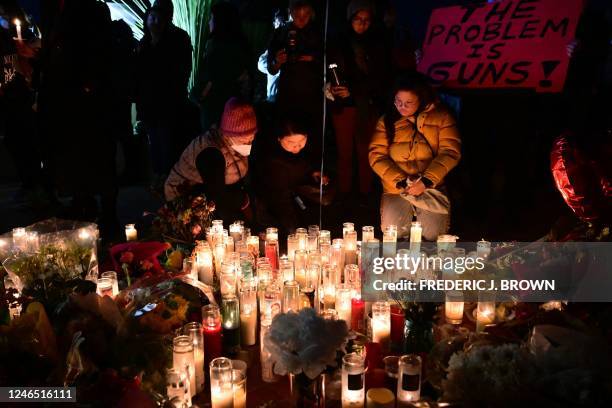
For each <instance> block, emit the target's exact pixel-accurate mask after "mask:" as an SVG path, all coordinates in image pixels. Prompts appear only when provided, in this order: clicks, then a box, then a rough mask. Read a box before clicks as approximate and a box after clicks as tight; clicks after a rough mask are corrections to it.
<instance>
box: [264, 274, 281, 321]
mask: <svg viewBox="0 0 612 408" xmlns="http://www.w3.org/2000/svg"><path fill="white" fill-rule="evenodd" d="M281 293H282V289H281V287H280V286H279V285H278V284H277V283H276V282H271V283H270V284H269V285H267V287H266V292H265V294H264V307H263V310H262V315H263V316H262V320H263V319H265V320H272V319H274V316H276V315H277V314H279V313H280V312H281V311H282V295H281Z"/></svg>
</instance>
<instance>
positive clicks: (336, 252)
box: [329, 238, 344, 283]
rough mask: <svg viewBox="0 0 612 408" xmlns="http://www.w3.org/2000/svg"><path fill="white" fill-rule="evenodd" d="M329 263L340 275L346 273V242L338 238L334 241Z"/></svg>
mask: <svg viewBox="0 0 612 408" xmlns="http://www.w3.org/2000/svg"><path fill="white" fill-rule="evenodd" d="M329 263H330V264H331V265H332V266H333V267H334V268H335V269H336V270H337V271H338V274H340V273H342V271H344V240H342V239H340V238H336V239H334V240H333V241H332V247H331V258H330V260H329ZM338 283H340V282H338Z"/></svg>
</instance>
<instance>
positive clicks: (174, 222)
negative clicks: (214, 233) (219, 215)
mask: <svg viewBox="0 0 612 408" xmlns="http://www.w3.org/2000/svg"><path fill="white" fill-rule="evenodd" d="M214 211H215V203H213V202H212V201H207V200H206V197H204V195H181V196H179V197H177V198H176V199H174V200H173V201H170V202H167V203H166V204H164V206H163V207H161V208H160V209H159V210H158V211H157V213H156V214H155V219H154V220H153V226H154V228H155V229H156V230H157V232H158V233H159V234H160V235H161V236H163V237H165V238H166V239H169V240H174V241H177V242H179V243H182V244H193V243H194V242H195V241H196V240H201V239H204V236H205V234H206V228H207V227H209V226H210V224H211V222H212V213H213V212H214ZM145 215H147V214H145Z"/></svg>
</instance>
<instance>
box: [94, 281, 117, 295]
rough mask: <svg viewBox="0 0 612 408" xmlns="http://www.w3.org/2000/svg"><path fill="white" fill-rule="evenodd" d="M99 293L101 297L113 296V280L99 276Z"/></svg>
mask: <svg viewBox="0 0 612 408" xmlns="http://www.w3.org/2000/svg"><path fill="white" fill-rule="evenodd" d="M96 285H97V293H98V295H100V296H101V297H104V296H108V297H110V298H112V297H113V281H112V280H110V279H108V278H99V279H98V282H97V284H96Z"/></svg>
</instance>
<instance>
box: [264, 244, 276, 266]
mask: <svg viewBox="0 0 612 408" xmlns="http://www.w3.org/2000/svg"><path fill="white" fill-rule="evenodd" d="M265 255H266V258H268V260H269V261H270V266H271V267H272V270H273V271H278V241H274V240H267V241H266V252H265Z"/></svg>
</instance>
